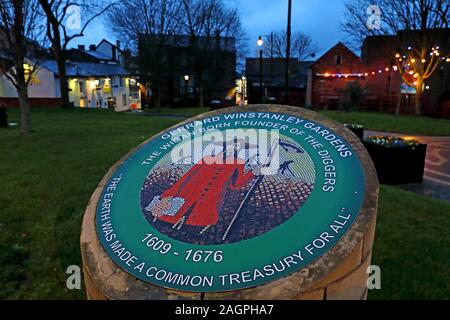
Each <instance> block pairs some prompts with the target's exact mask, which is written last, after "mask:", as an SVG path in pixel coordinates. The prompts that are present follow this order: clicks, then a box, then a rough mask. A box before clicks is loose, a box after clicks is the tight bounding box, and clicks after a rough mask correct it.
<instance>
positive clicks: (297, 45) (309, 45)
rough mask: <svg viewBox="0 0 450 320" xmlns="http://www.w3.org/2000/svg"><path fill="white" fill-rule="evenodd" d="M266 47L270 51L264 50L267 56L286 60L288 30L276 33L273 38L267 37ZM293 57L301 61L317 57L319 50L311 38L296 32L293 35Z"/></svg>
mask: <svg viewBox="0 0 450 320" xmlns="http://www.w3.org/2000/svg"><path fill="white" fill-rule="evenodd" d="M265 43H267V45H265V47H267V48H270V50H264V54H265V56H268V57H271V56H272V54H273V57H275V58H283V59H285V58H286V46H287V34H286V30H282V31H279V32H274V33H273V34H272V35H271V36H266V39H265ZM290 51H291V57H294V58H297V59H299V60H304V59H308V58H311V56H313V55H315V54H316V53H317V52H318V51H319V48H318V46H317V44H316V43H314V41H313V40H312V39H311V37H310V36H308V35H306V34H304V33H302V32H295V33H293V34H292V35H291V50H290Z"/></svg>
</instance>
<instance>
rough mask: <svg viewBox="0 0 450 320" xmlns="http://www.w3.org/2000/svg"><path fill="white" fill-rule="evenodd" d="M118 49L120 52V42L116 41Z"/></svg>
mask: <svg viewBox="0 0 450 320" xmlns="http://www.w3.org/2000/svg"><path fill="white" fill-rule="evenodd" d="M116 47H117V49H118V50H120V40H117V41H116Z"/></svg>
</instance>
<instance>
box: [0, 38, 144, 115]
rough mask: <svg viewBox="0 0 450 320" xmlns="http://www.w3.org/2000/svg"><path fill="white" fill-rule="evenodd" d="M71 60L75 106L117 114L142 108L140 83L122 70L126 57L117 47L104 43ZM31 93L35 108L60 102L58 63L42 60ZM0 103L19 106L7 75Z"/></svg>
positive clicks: (1, 84) (76, 53)
mask: <svg viewBox="0 0 450 320" xmlns="http://www.w3.org/2000/svg"><path fill="white" fill-rule="evenodd" d="M70 57H74V59H72V60H70V61H67V62H66V74H67V78H68V86H69V100H70V103H71V104H72V105H73V106H74V107H80V108H102V109H107V108H110V109H114V110H116V111H126V110H135V109H140V108H141V95H140V90H139V83H138V82H137V79H136V78H133V77H131V75H130V74H129V72H127V71H126V70H125V69H124V68H123V67H122V65H121V64H123V55H122V54H121V51H120V50H119V49H118V48H117V47H116V46H114V45H112V44H111V43H109V42H108V41H106V40H103V41H102V42H100V44H99V45H98V46H91V47H90V50H84V48H79V49H74V50H72V52H71V55H70ZM73 60H77V61H73ZM30 64H31V63H30ZM28 94H29V98H30V104H31V105H32V106H48V105H51V106H53V105H58V104H60V103H61V101H60V98H61V94H60V87H59V75H58V67H57V64H56V61H55V60H44V61H39V64H38V69H37V70H35V72H34V73H33V78H32V80H31V83H30V86H29V88H28ZM0 103H6V104H13V105H17V92H16V90H15V88H14V86H13V85H12V83H11V82H10V81H9V79H8V78H7V77H6V76H4V75H2V76H0Z"/></svg>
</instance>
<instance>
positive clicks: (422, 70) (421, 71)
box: [316, 47, 450, 89]
mask: <svg viewBox="0 0 450 320" xmlns="http://www.w3.org/2000/svg"><path fill="white" fill-rule="evenodd" d="M407 49H408V51H411V50H412V47H408V48H407ZM395 61H396V65H393V66H390V67H383V68H378V69H375V70H371V71H368V70H366V72H359V73H355V72H353V73H331V72H325V73H316V76H317V77H322V78H367V77H371V76H379V75H383V74H385V73H389V74H391V72H399V73H400V75H401V76H403V78H404V80H405V82H406V83H407V84H408V85H411V86H415V85H417V80H418V79H419V78H422V79H421V80H425V79H427V78H429V77H430V76H431V74H432V73H433V72H434V71H435V69H436V68H437V66H438V65H439V64H440V63H441V62H446V63H449V62H450V56H441V53H440V51H439V47H433V48H432V49H431V52H430V53H429V54H428V57H427V58H422V59H417V58H414V57H410V56H409V57H408V56H407V55H401V54H399V53H397V54H396V55H395ZM419 61H420V63H421V65H419ZM416 79H417V80H416ZM427 89H428V86H427Z"/></svg>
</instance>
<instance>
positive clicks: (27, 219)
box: [0, 109, 450, 299]
mask: <svg viewBox="0 0 450 320" xmlns="http://www.w3.org/2000/svg"><path fill="white" fill-rule="evenodd" d="M9 116H10V121H18V119H19V114H18V112H17V111H11V112H10V114H9ZM32 120H33V125H34V129H35V132H34V133H33V134H31V135H30V136H27V137H22V136H21V135H20V134H19V129H18V128H17V127H15V128H8V129H3V128H0V190H1V192H0V266H1V267H0V268H1V269H0V288H1V290H0V298H17V299H23V298H27V299H30V298H58V299H59V298H63V299H66V298H67V299H73V298H85V294H84V291H83V290H81V291H77V290H74V291H69V290H67V289H66V287H65V280H66V274H65V269H66V268H67V266H69V265H72V264H77V265H79V264H80V263H81V261H80V249H79V234H80V225H81V219H82V215H83V213H84V209H85V207H86V204H87V201H88V199H89V197H90V195H91V193H92V192H93V190H94V189H95V187H96V186H97V184H98V182H99V180H100V179H101V178H102V176H103V175H104V174H105V173H106V171H107V170H108V168H109V167H110V166H111V165H112V164H113V163H115V162H116V161H117V160H118V159H119V158H121V157H122V156H123V155H124V154H125V153H127V152H128V151H129V150H130V149H131V148H133V147H134V146H136V145H137V144H139V143H140V142H142V141H144V140H145V139H147V138H148V137H150V136H152V135H153V134H155V133H157V132H159V131H161V130H162V129H164V128H166V127H168V126H170V125H172V124H174V123H176V122H177V121H179V120H177V119H170V118H158V117H146V116H136V115H132V114H119V113H113V112H108V111H99V110H35V109H33V113H32ZM448 230H450V205H447V204H444V203H441V202H438V201H434V200H431V199H427V198H424V197H421V196H418V195H415V194H412V193H408V192H405V191H402V190H399V189H397V188H393V187H387V186H383V187H382V189H381V197H380V209H379V218H378V224H377V236H376V242H375V247H374V257H373V263H374V264H377V265H379V266H380V267H381V270H382V278H381V280H382V290H379V291H376V292H371V293H370V295H369V297H370V298H387V299H389V298H397V299H407V298H438V299H439V298H441V299H442V298H448V297H449V296H450V288H449V284H450V274H449V270H450V265H449V264H450V256H449V250H448V248H449V247H450V241H449V235H448Z"/></svg>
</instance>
